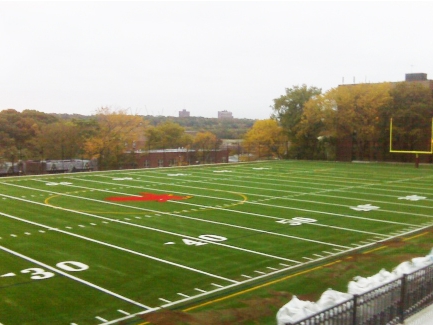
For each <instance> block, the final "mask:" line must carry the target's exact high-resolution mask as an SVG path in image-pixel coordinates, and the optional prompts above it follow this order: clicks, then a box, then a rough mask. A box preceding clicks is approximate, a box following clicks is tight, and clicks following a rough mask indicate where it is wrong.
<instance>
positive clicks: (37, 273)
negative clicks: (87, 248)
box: [21, 261, 89, 280]
mask: <svg viewBox="0 0 433 325" xmlns="http://www.w3.org/2000/svg"><path fill="white" fill-rule="evenodd" d="M56 266H57V267H58V268H59V269H62V270H64V271H68V272H80V271H85V270H87V269H88V268H89V266H88V265H86V264H83V263H80V262H74V261H66V262H60V263H57V264H56ZM21 273H30V274H31V277H30V279H33V280H43V279H48V278H52V277H53V276H55V274H54V273H53V272H47V271H45V270H44V269H41V268H39V267H32V268H29V269H25V270H22V271H21Z"/></svg>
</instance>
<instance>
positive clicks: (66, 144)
mask: <svg viewBox="0 0 433 325" xmlns="http://www.w3.org/2000/svg"><path fill="white" fill-rule="evenodd" d="M84 141H85V139H84V138H83V137H81V136H80V128H79V127H78V126H77V125H76V124H74V123H73V122H71V121H59V122H56V123H51V124H48V125H44V126H41V128H40V129H39V130H38V131H37V134H36V136H35V137H34V138H33V140H32V141H31V144H32V148H33V150H32V151H33V152H34V154H35V156H36V157H37V156H40V158H41V159H62V160H63V159H73V158H78V157H80V156H81V155H82V153H83V149H84Z"/></svg>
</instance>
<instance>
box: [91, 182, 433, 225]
mask: <svg viewBox="0 0 433 325" xmlns="http://www.w3.org/2000/svg"><path fill="white" fill-rule="evenodd" d="M87 181H89V180H87ZM140 181H141V180H140ZM192 182H194V183H204V184H214V185H217V186H223V185H224V186H227V184H226V183H225V184H220V183H213V182H204V181H192ZM149 183H156V182H149ZM110 184H113V183H110ZM156 184H158V183H156ZM113 185H114V184H113ZM122 185H123V184H122ZM169 185H172V186H180V187H189V188H194V189H199V190H204V189H207V188H203V187H195V186H188V185H184V184H181V185H178V184H167V186H169ZM376 185H377V184H376ZM124 186H125V185H124ZM228 186H233V187H235V186H236V187H245V188H248V189H252V188H253V187H248V186H242V185H239V186H237V185H228ZM370 186H375V185H374V184H371V185H368V184H365V185H358V186H347V187H344V188H340V189H338V191H342V190H344V189H352V188H365V187H370ZM253 189H257V190H268V191H274V192H275V191H277V192H283V193H289V194H291V195H292V196H293V197H295V196H301V195H314V192H313V193H299V192H296V193H297V194H293V193H294V192H293V191H285V190H275V189H266V188H263V187H261V188H258V187H254V188H253ZM157 191H161V190H157ZM331 191H337V189H329V190H322V191H319V192H316V193H320V192H331ZM227 192H230V191H227ZM179 193H181V192H179ZM243 194H245V195H247V196H248V195H249V196H258V194H248V193H243ZM184 195H194V194H191V193H188V194H186V193H185V194H184ZM195 196H198V195H195ZM260 196H261V197H263V198H267V199H280V200H291V201H298V202H306V203H314V204H322V205H331V206H338V207H347V208H350V206H348V205H342V204H335V203H327V202H319V201H311V200H300V199H295V198H290V197H288V196H285V197H279V196H269V195H260ZM219 199H222V200H228V199H223V198H219ZM349 199H350V200H360V201H364V202H365V201H366V200H365V199H364V200H361V199H355V198H349ZM369 202H374V201H369ZM378 202H379V201H378ZM248 203H250V204H253V203H254V202H251V201H248ZM386 204H391V205H392V204H394V205H398V206H407V205H405V204H403V203H393V202H386ZM420 207H422V206H420ZM381 212H389V213H395V214H404V215H406V214H407V213H406V212H400V211H394V210H384V209H381ZM411 215H415V216H419V217H427V218H432V216H430V215H425V214H414V213H411Z"/></svg>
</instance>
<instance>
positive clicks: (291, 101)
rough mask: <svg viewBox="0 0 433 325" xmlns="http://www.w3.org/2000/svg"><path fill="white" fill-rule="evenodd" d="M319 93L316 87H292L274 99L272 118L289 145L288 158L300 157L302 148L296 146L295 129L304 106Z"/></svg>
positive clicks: (319, 90)
mask: <svg viewBox="0 0 433 325" xmlns="http://www.w3.org/2000/svg"><path fill="white" fill-rule="evenodd" d="M321 92H322V90H321V89H319V88H316V87H307V86H306V85H302V86H293V88H286V93H285V95H282V96H280V97H279V98H277V99H274V105H273V107H272V109H273V111H274V114H273V117H274V118H276V119H277V120H278V121H279V123H280V125H281V126H282V127H283V129H284V132H285V133H286V135H287V138H288V140H289V142H290V143H291V148H290V156H292V157H297V156H299V155H300V154H301V155H302V150H303V148H302V147H301V146H298V145H296V141H297V138H296V133H297V130H296V127H297V125H298V124H299V122H300V121H301V117H302V114H303V111H304V105H305V103H306V102H308V101H309V100H310V99H311V98H314V97H315V96H318V95H320V94H321ZM299 150H300V151H299Z"/></svg>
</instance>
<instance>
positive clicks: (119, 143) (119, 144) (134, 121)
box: [84, 107, 146, 169]
mask: <svg viewBox="0 0 433 325" xmlns="http://www.w3.org/2000/svg"><path fill="white" fill-rule="evenodd" d="M95 118H96V121H97V125H98V128H97V133H96V134H95V135H93V136H91V137H90V138H89V139H88V140H87V141H86V142H85V144H84V151H85V154H86V156H87V157H88V158H94V159H98V165H99V168H100V169H116V168H119V167H120V166H121V165H122V163H123V157H124V156H125V153H126V152H127V151H131V150H134V149H135V148H134V146H135V142H136V141H138V139H140V137H141V136H142V134H143V133H144V129H145V125H146V123H145V121H144V120H143V118H142V117H140V116H138V115H130V114H128V110H118V111H112V110H111V109H110V108H108V107H102V108H100V109H99V110H98V111H97V113H96V116H95Z"/></svg>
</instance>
